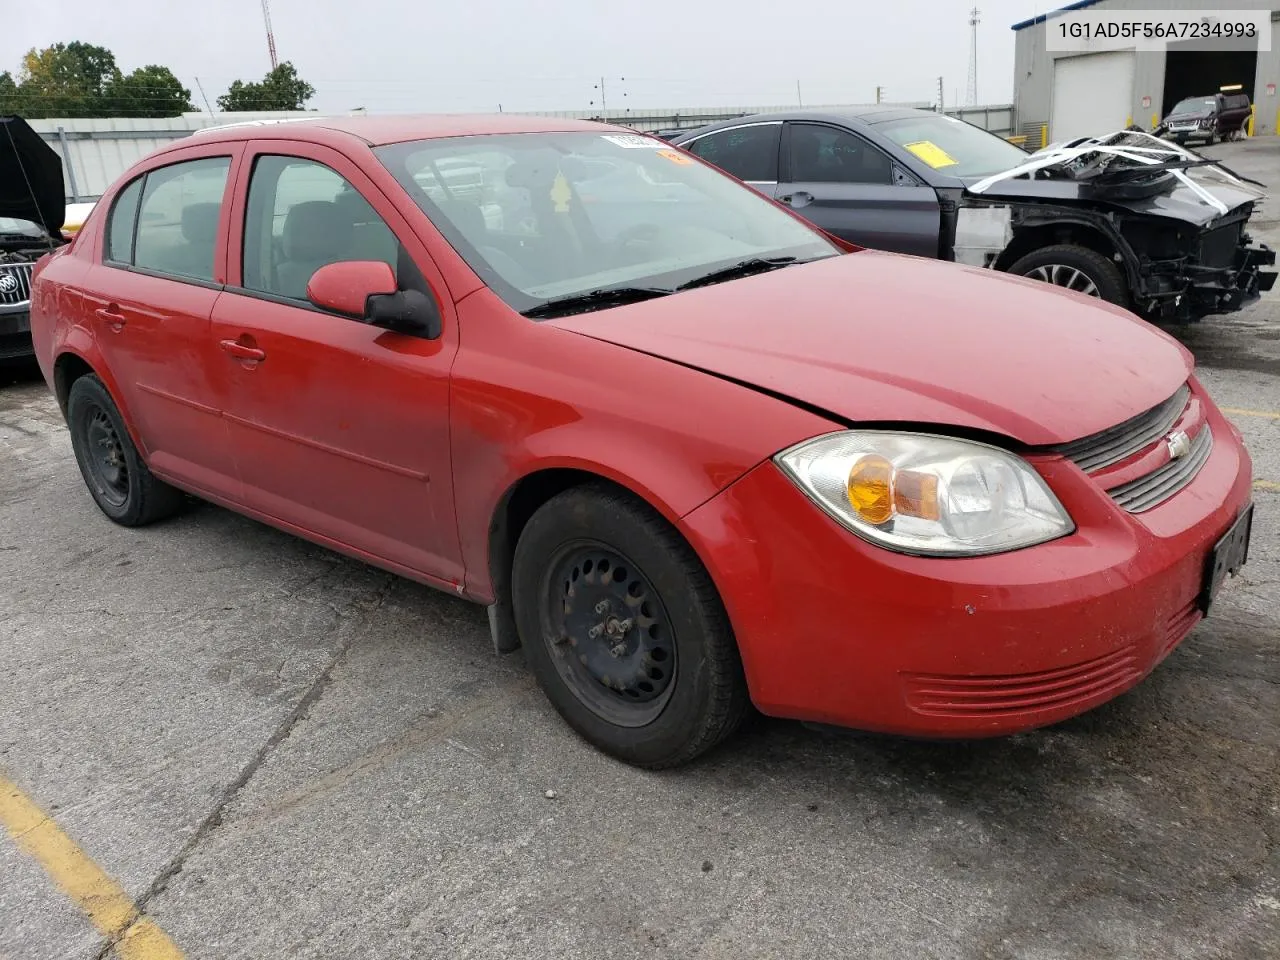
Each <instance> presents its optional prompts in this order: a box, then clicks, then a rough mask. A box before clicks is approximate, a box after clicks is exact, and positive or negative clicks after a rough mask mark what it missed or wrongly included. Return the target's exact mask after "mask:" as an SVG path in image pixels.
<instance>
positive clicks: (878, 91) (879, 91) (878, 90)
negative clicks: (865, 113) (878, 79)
mask: <svg viewBox="0 0 1280 960" xmlns="http://www.w3.org/2000/svg"><path fill="white" fill-rule="evenodd" d="M883 93H884V87H876V103H879V102H880V97H881V96H882V95H883Z"/></svg>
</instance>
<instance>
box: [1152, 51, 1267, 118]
mask: <svg viewBox="0 0 1280 960" xmlns="http://www.w3.org/2000/svg"><path fill="white" fill-rule="evenodd" d="M1179 46H1182V45H1181V44H1170V45H1169V52H1168V54H1167V55H1166V59H1165V63H1164V102H1163V105H1162V107H1161V113H1160V116H1161V117H1164V116H1166V115H1167V114H1168V113H1169V111H1170V110H1172V109H1173V107H1174V104H1176V103H1177V102H1178V101H1179V100H1183V99H1185V98H1187V97H1205V96H1209V95H1210V94H1214V93H1217V92H1218V91H1219V90H1221V89H1222V88H1223V87H1229V86H1234V85H1236V84H1239V85H1240V91H1241V92H1242V93H1247V94H1248V95H1249V99H1250V100H1251V101H1252V100H1253V99H1254V90H1253V85H1254V81H1255V79H1256V77H1257V73H1258V51H1256V50H1230V49H1222V50H1203V49H1198V50H1186V49H1183V50H1179V49H1177V48H1178V47H1179ZM1198 46H1201V47H1203V46H1204V42H1203V41H1200V43H1199V44H1198Z"/></svg>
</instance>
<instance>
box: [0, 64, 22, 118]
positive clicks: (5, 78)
mask: <svg viewBox="0 0 1280 960" xmlns="http://www.w3.org/2000/svg"><path fill="white" fill-rule="evenodd" d="M24 103H25V102H24V101H23V99H22V91H21V90H20V89H19V87H18V81H17V80H14V79H13V74H11V73H10V72H9V71H8V70H6V71H5V72H4V73H0V115H5V114H13V113H16V114H18V115H19V116H25V115H26V110H25V109H24Z"/></svg>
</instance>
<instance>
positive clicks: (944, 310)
mask: <svg viewBox="0 0 1280 960" xmlns="http://www.w3.org/2000/svg"><path fill="white" fill-rule="evenodd" d="M546 322H549V323H553V324H555V325H556V326H559V327H562V328H564V329H567V330H572V331H574V332H576V333H579V334H582V335H584V336H590V337H594V338H596V339H599V340H604V341H607V342H610V343H614V344H617V345H619V346H622V347H627V348H630V349H633V350H638V351H641V352H644V353H647V354H651V355H654V356H657V357H662V358H665V359H667V360H671V361H673V362H675V363H679V364H683V365H685V366H689V367H693V368H695V369H699V370H702V371H705V372H707V373H709V374H713V375H715V376H718V377H722V378H726V379H729V380H732V381H737V382H740V383H743V384H746V385H748V386H750V387H753V388H755V389H758V390H762V391H766V392H769V393H772V394H774V395H776V396H779V397H781V398H784V399H787V400H790V401H793V402H798V403H802V404H804V405H806V406H809V407H811V408H816V409H818V410H821V411H823V412H825V413H826V414H827V415H830V416H833V417H834V418H836V419H838V420H842V421H846V422H859V423H900V424H901V423H906V424H947V425H952V426H956V427H963V428H971V429H975V430H982V431H987V432H991V433H996V434H1000V435H1003V436H1006V437H1010V438H1013V439H1014V440H1016V441H1020V442H1021V443H1023V444H1027V445H1042V444H1056V443H1064V442H1066V441H1069V440H1075V439H1078V438H1080V437H1083V436H1087V435H1089V434H1091V433H1095V432H1097V431H1099V430H1102V429H1105V428H1107V427H1111V426H1114V425H1116V424H1118V423H1120V422H1121V421H1123V420H1126V419H1128V418H1129V417H1132V416H1135V415H1136V414H1138V413H1141V412H1143V411H1145V410H1148V409H1150V408H1151V407H1153V406H1155V405H1156V404H1158V403H1160V402H1161V401H1163V400H1166V399H1168V397H1169V396H1170V395H1172V394H1173V393H1174V391H1175V390H1177V388H1178V386H1179V385H1180V384H1181V383H1183V382H1184V381H1185V380H1186V379H1187V377H1188V375H1189V373H1190V371H1191V369H1192V358H1191V354H1190V353H1189V352H1188V351H1187V350H1186V349H1185V348H1184V347H1182V346H1181V345H1180V344H1179V343H1178V342H1177V341H1176V340H1174V339H1173V338H1172V337H1169V336H1168V335H1166V334H1164V333H1161V332H1160V331H1158V330H1156V329H1155V328H1154V327H1152V326H1150V325H1149V324H1146V323H1144V322H1142V321H1141V320H1139V319H1138V318H1137V317H1135V316H1133V315H1132V314H1130V313H1128V312H1127V311H1124V310H1121V309H1120V308H1118V307H1115V306H1112V305H1110V304H1107V303H1104V302H1102V301H1099V300H1096V299H1092V298H1087V297H1085V296H1083V295H1081V294H1075V293H1070V292H1067V291H1065V290H1062V289H1061V288H1056V287H1052V286H1049V285H1048V284H1045V283H1042V282H1040V281H1035V280H1026V279H1023V278H1020V277H1013V276H1011V275H1009V274H1001V273H993V272H991V271H989V270H983V269H980V268H976V267H973V268H971V267H965V266H961V265H959V264H954V263H946V262H943V261H937V260H929V259H925V258H916V257H909V256H904V255H898V254H890V253H882V252H879V251H871V250H865V251H859V252H857V253H850V254H845V255H842V256H838V257H832V258H830V259H827V260H822V261H818V262H814V263H809V264H801V265H797V266H792V267H786V268H783V269H781V270H776V271H773V272H771V273H767V274H761V275H757V276H753V277H748V278H746V279H742V280H736V281H731V282H727V283H722V284H717V285H715V286H710V287H705V288H699V289H695V290H690V291H686V292H683V293H678V294H674V295H671V296H667V297H660V298H657V299H654V300H648V301H644V302H641V303H637V304H632V305H628V306H624V307H617V308H614V309H610V310H603V311H597V312H592V313H586V314H578V315H575V316H571V317H565V318H561V319H558V320H552V321H546ZM690 415H691V416H696V415H697V413H696V411H690Z"/></svg>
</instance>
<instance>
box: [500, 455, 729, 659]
mask: <svg viewBox="0 0 1280 960" xmlns="http://www.w3.org/2000/svg"><path fill="white" fill-rule="evenodd" d="M592 485H596V486H601V487H605V488H608V489H611V490H614V491H617V492H620V493H622V494H624V495H626V496H628V497H630V498H632V499H634V500H635V501H637V502H638V503H641V504H643V505H644V506H646V507H648V508H649V509H651V510H653V511H655V512H656V513H658V514H659V515H660V516H661V517H662V518H663V519H664V520H666V521H667V522H668V523H669V524H671V526H672V528H673V529H674V530H675V531H676V533H677V534H678V535H679V536H680V537H681V538H683V539H684V541H685V542H686V543H687V544H688V545H689V549H690V550H692V551H693V553H694V555H695V556H698V560H699V562H701V563H703V565H704V566H705V565H706V562H705V559H704V558H703V557H702V556H701V555H700V554H699V551H698V549H697V547H696V546H695V545H694V544H693V543H692V542H691V541H690V540H689V538H688V537H687V536H685V534H684V531H682V530H681V529H680V524H679V519H680V515H679V513H678V512H677V511H676V510H675V509H674V508H673V507H672V506H671V505H670V504H669V503H667V502H666V501H665V500H664V499H663V498H662V497H660V496H659V495H658V494H657V493H656V492H655V491H652V490H650V489H648V488H647V487H645V486H644V485H643V484H640V483H639V482H637V481H635V480H634V479H633V478H630V477H624V476H620V475H618V474H617V473H615V472H614V471H611V470H608V469H607V468H604V467H602V466H600V465H599V464H593V463H584V462H576V461H574V462H568V463H554V464H541V465H539V466H537V467H535V468H533V469H530V470H528V471H527V472H525V473H524V474H522V475H521V476H519V477H517V478H516V479H515V480H513V481H512V482H511V483H510V484H509V485H508V486H507V488H506V489H505V490H504V491H503V492H502V494H501V495H500V496H499V498H498V500H497V502H496V503H495V504H494V507H493V510H492V511H491V512H490V519H489V528H488V538H487V543H486V551H485V554H486V570H485V573H486V574H487V576H488V581H489V582H488V590H487V591H483V592H485V593H487V594H489V595H490V596H491V598H492V599H491V602H490V604H489V608H488V609H489V626H490V630H491V632H492V634H493V641H494V647H495V649H496V650H497V652H499V653H509V652H511V651H512V650H515V649H517V648H518V647H519V646H520V639H519V634H518V633H517V630H516V625H515V618H514V615H513V610H512V605H511V570H512V565H513V563H514V560H515V550H516V544H517V543H518V542H519V540H520V534H521V532H522V531H523V530H524V528H525V526H526V525H527V524H528V522H529V520H530V519H531V518H532V517H533V515H534V513H536V512H537V510H538V508H539V507H541V506H542V505H543V504H545V503H546V502H547V501H549V500H551V499H552V498H553V497H555V496H557V495H559V494H561V493H563V492H565V491H566V490H570V489H574V488H577V487H584V486H592ZM477 592H480V591H477Z"/></svg>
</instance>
